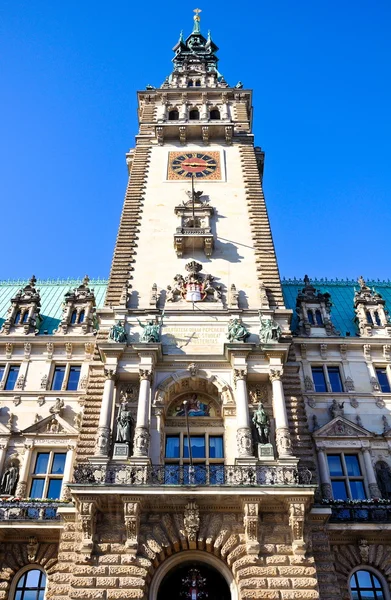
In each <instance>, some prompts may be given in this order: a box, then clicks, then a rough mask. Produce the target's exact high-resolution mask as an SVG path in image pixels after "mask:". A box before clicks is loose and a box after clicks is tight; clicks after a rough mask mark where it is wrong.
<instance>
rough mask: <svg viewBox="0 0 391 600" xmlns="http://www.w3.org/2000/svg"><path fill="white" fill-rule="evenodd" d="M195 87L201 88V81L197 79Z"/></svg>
mask: <svg viewBox="0 0 391 600" xmlns="http://www.w3.org/2000/svg"><path fill="white" fill-rule="evenodd" d="M196 87H201V81H200V80H199V79H197V80H196Z"/></svg>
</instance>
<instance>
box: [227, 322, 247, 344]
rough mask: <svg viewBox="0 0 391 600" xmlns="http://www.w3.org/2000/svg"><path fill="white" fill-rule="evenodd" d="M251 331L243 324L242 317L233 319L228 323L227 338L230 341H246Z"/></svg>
mask: <svg viewBox="0 0 391 600" xmlns="http://www.w3.org/2000/svg"><path fill="white" fill-rule="evenodd" d="M249 337H250V333H249V332H248V330H247V328H246V327H245V326H244V325H243V323H242V321H241V319H231V320H230V322H229V323H228V333H227V338H228V340H229V341H230V342H245V341H246V340H247V338H249Z"/></svg>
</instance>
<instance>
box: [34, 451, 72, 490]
mask: <svg viewBox="0 0 391 600" xmlns="http://www.w3.org/2000/svg"><path fill="white" fill-rule="evenodd" d="M66 456H67V455H66V452H54V451H51V452H38V454H37V455H36V459H35V465H34V471H33V473H32V477H31V486H30V498H48V499H50V500H58V499H59V498H60V496H61V486H62V479H63V475H64V468H65V460H66Z"/></svg>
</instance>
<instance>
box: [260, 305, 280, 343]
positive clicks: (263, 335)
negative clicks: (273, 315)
mask: <svg viewBox="0 0 391 600" xmlns="http://www.w3.org/2000/svg"><path fill="white" fill-rule="evenodd" d="M259 317H260V327H259V341H260V343H261V344H270V343H272V342H278V340H279V339H280V337H281V327H280V326H279V324H278V323H276V321H274V319H269V318H267V319H263V318H262V313H259Z"/></svg>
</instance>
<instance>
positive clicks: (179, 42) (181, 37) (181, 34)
mask: <svg viewBox="0 0 391 600" xmlns="http://www.w3.org/2000/svg"><path fill="white" fill-rule="evenodd" d="M182 42H183V29H182V31H181V32H180V34H179V40H178V44H181V43H182Z"/></svg>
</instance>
